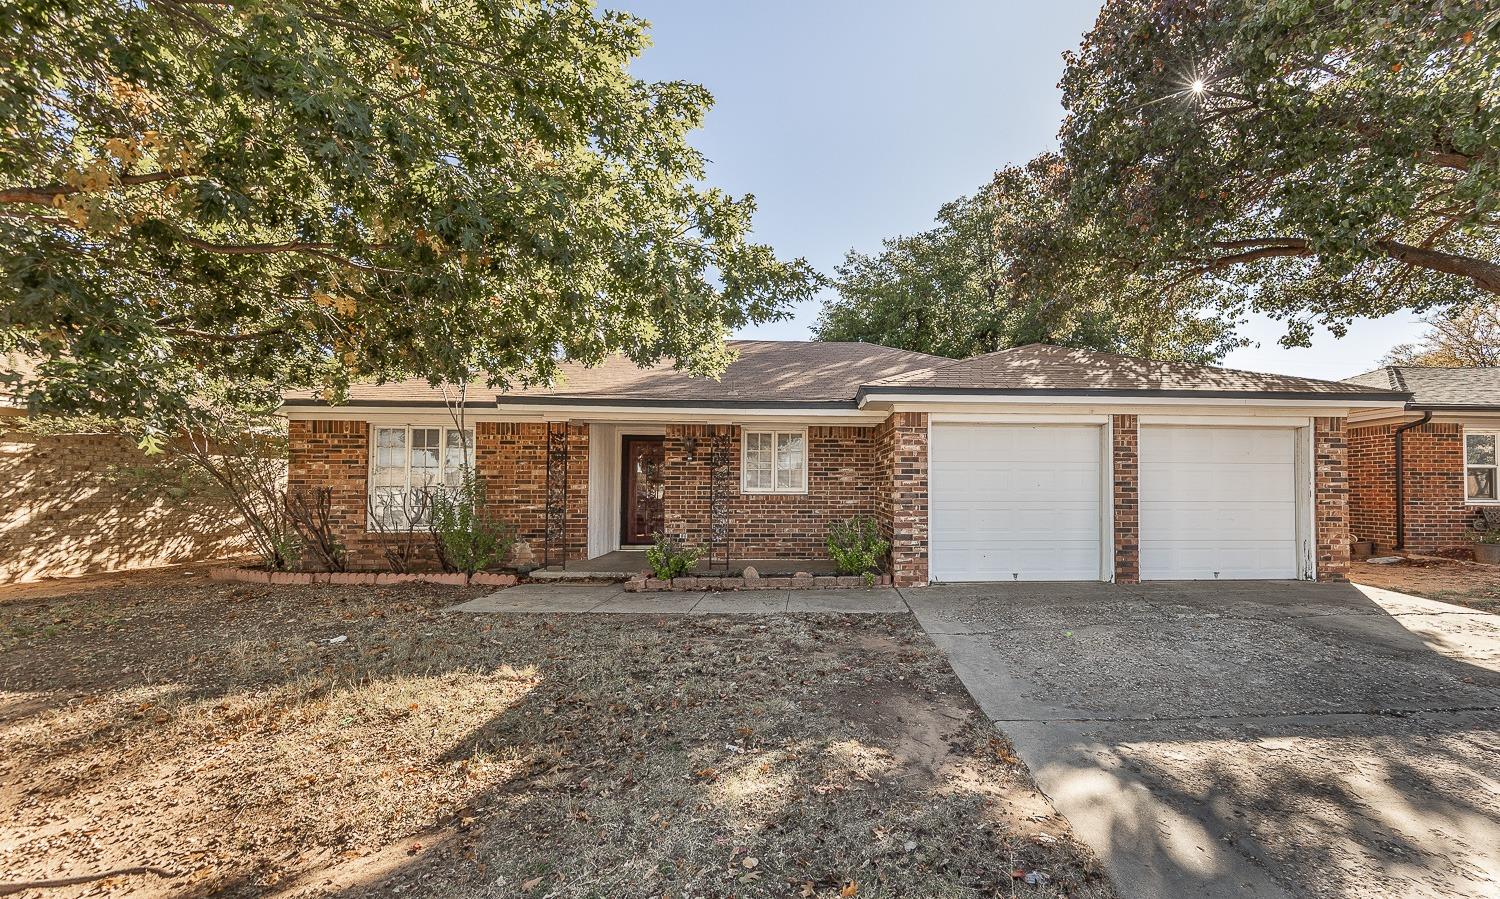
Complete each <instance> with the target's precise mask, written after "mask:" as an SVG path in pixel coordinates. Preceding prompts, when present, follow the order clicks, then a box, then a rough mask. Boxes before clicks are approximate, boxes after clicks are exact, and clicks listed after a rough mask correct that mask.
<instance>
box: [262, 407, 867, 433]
mask: <svg viewBox="0 0 1500 899" xmlns="http://www.w3.org/2000/svg"><path fill="white" fill-rule="evenodd" d="M279 411H280V414H282V415H284V416H286V417H287V418H288V419H291V420H314V421H317V420H322V421H327V420H336V421H337V420H359V421H382V422H426V421H436V420H443V421H451V420H452V415H451V414H450V413H449V411H448V410H447V409H443V408H433V407H431V406H357V405H349V406H282V407H281V409H280V410H279ZM888 414H889V413H886V412H878V411H873V410H871V411H863V410H858V409H853V408H817V407H763V408H747V409H725V408H722V407H720V408H714V407H711V406H701V407H663V406H582V405H575V404H571V403H570V404H558V405H542V404H537V403H526V404H514V405H504V404H502V405H499V406H487V407H485V408H482V409H473V408H470V409H467V410H465V412H464V418H465V420H467V421H471V422H472V421H517V422H524V421H575V422H576V421H590V422H621V423H631V422H642V423H645V422H659V423H673V422H686V423H703V424H737V423H739V422H754V423H767V422H801V423H804V424H819V425H829V426H837V425H850V426H856V427H873V426H875V425H878V424H880V423H881V422H882V421H884V420H885V419H886V417H887V415H888Z"/></svg>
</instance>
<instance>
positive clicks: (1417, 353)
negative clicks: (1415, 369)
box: [1385, 302, 1500, 368]
mask: <svg viewBox="0 0 1500 899" xmlns="http://www.w3.org/2000/svg"><path fill="white" fill-rule="evenodd" d="M1425 321H1426V322H1427V332H1426V333H1424V334H1423V335H1422V339H1421V340H1419V341H1418V342H1416V343H1403V344H1401V345H1400V346H1396V347H1392V348H1391V351H1390V352H1389V353H1387V354H1386V357H1385V364H1386V365H1420V366H1431V367H1436V368H1493V367H1495V366H1500V302H1497V303H1481V304H1479V305H1477V306H1460V307H1458V308H1456V309H1445V310H1443V311H1442V312H1438V313H1435V314H1433V315H1429V316H1428V317H1427V318H1426V319H1425Z"/></svg>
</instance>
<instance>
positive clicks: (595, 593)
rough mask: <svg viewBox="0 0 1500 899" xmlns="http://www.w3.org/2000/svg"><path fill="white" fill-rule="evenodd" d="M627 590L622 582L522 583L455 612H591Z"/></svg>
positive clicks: (456, 607)
mask: <svg viewBox="0 0 1500 899" xmlns="http://www.w3.org/2000/svg"><path fill="white" fill-rule="evenodd" d="M624 592H625V591H624V589H623V588H621V587H620V585H619V584H521V585H520V586H517V587H511V588H509V589H506V590H501V591H499V592H498V593H491V594H490V595H488V596H481V597H479V598H478V599H473V600H470V601H468V602H466V603H461V604H459V605H456V606H454V607H453V608H452V609H451V610H450V611H454V612H588V611H592V610H593V609H594V608H596V607H598V606H600V605H603V604H604V603H605V602H607V601H609V600H611V599H613V598H614V597H616V596H619V595H621V594H623V593H624Z"/></svg>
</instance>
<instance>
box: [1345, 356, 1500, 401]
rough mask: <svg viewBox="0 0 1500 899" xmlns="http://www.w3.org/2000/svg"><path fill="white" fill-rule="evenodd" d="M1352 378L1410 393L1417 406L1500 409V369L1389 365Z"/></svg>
mask: <svg viewBox="0 0 1500 899" xmlns="http://www.w3.org/2000/svg"><path fill="white" fill-rule="evenodd" d="M1348 380H1349V383H1351V384H1364V385H1367V386H1370V387H1385V388H1389V389H1391V390H1400V391H1403V392H1407V393H1410V394H1411V395H1412V398H1411V403H1409V405H1410V406H1411V407H1412V408H1414V409H1428V408H1434V409H1439V408H1460V407H1461V408H1466V409H1486V408H1493V409H1500V368H1426V367H1422V366H1415V365H1387V366H1385V367H1384V368H1377V369H1375V370H1374V371H1367V372H1365V373H1364V374H1359V375H1355V376H1354V377H1352V378H1349V379H1348Z"/></svg>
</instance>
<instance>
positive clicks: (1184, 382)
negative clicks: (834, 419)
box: [865, 343, 1397, 399]
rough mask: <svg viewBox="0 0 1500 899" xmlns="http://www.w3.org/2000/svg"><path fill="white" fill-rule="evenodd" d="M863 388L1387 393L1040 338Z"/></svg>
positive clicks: (921, 390) (1225, 392)
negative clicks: (1071, 345)
mask: <svg viewBox="0 0 1500 899" xmlns="http://www.w3.org/2000/svg"><path fill="white" fill-rule="evenodd" d="M865 389H866V391H871V392H872V391H876V390H881V391H913V392H939V391H955V392H966V391H997V392H1002V391H1003V392H1012V393H1028V392H1032V391H1057V392H1059V393H1080V392H1082V393H1122V394H1123V393H1141V392H1149V393H1163V392H1165V393H1188V394H1192V393H1203V394H1206V395H1221V394H1239V393H1243V394H1253V395H1264V394H1285V395H1289V396H1294V395H1318V396H1337V397H1343V398H1351V397H1354V396H1368V395H1372V394H1376V395H1379V396H1380V397H1381V398H1384V397H1385V396H1390V395H1391V394H1392V393H1394V391H1392V390H1390V389H1389V388H1387V389H1381V390H1372V389H1371V388H1370V387H1369V386H1368V385H1362V384H1350V383H1346V382H1342V381H1320V380H1316V379H1314V378H1299V377H1293V376H1291V375H1272V374H1262V373H1261V372H1253V371H1238V370H1235V369H1230V368H1217V367H1215V366H1212V365H1192V364H1188V363H1182V362H1157V361H1154V360H1150V359H1141V358H1137V357H1134V356H1120V355H1116V354H1114V353H1101V352H1097V351H1094V350H1079V349H1072V348H1069V347H1057V346H1047V345H1046V344H1040V343H1033V344H1028V345H1027V346H1020V347H1013V348H1011V349H1008V350H1000V351H998V352H994V353H988V354H986V355H983V356H975V357H973V358H970V359H963V360H959V361H956V362H948V363H943V364H939V365H935V366H933V367H931V368H927V369H924V370H921V371H914V372H908V373H906V374H902V375H896V376H894V377H891V378H886V379H885V380H882V381H877V382H874V383H872V384H869V385H866V388H865ZM1392 398H1393V399H1397V397H1392Z"/></svg>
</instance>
